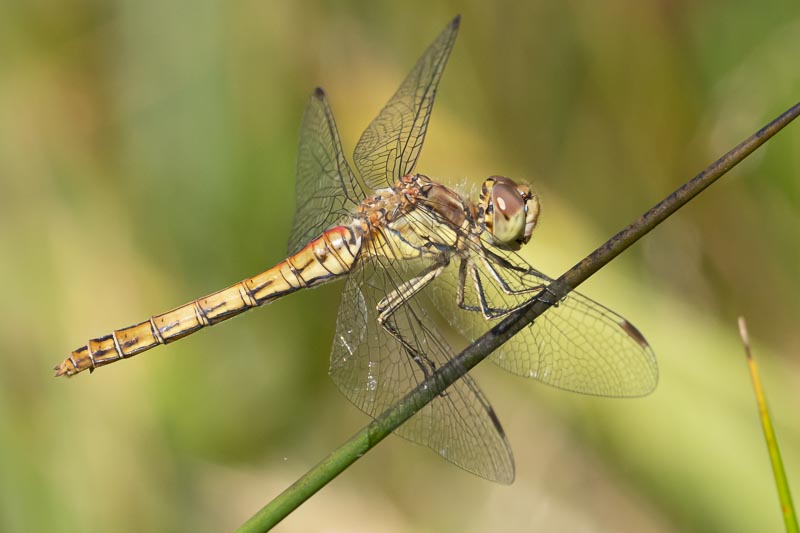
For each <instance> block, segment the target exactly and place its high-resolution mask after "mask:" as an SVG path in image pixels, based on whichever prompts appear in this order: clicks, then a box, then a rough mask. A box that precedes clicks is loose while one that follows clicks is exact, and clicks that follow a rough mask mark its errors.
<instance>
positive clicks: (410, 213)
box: [55, 17, 658, 483]
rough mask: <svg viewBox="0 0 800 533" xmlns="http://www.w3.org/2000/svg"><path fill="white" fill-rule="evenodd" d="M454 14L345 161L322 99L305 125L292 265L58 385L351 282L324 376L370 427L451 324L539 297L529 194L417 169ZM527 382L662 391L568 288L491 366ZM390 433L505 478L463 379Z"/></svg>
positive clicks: (509, 474)
mask: <svg viewBox="0 0 800 533" xmlns="http://www.w3.org/2000/svg"><path fill="white" fill-rule="evenodd" d="M459 22H460V18H459V17H456V18H455V19H453V20H452V21H451V22H450V23H449V24H448V25H447V26H446V27H445V29H444V30H443V31H442V32H441V33H440V34H439V36H438V37H437V38H436V39H435V40H434V41H433V43H432V44H431V45H430V46H429V47H428V48H427V50H426V51H425V52H424V54H423V55H422V57H421V58H420V59H419V60H418V61H417V63H416V65H415V66H414V68H413V69H412V70H411V72H410V73H409V74H408V76H407V77H406V78H405V80H404V81H403V83H402V84H401V85H400V87H399V89H398V90H397V92H396V93H395V94H394V96H392V98H391V99H390V100H389V101H388V103H387V104H386V105H385V107H384V108H383V109H382V110H381V111H380V112H379V113H378V115H377V117H376V118H375V119H374V120H373V121H372V122H371V123H370V124H369V126H368V127H367V129H366V130H365V131H364V133H363V134H362V135H361V138H360V139H359V141H358V143H357V144H356V147H355V151H354V153H353V163H354V166H355V169H356V170H357V171H358V172H357V173H356V172H354V170H353V168H352V167H351V166H350V164H349V163H348V161H347V159H346V158H345V156H344V155H343V150H342V145H341V141H340V139H339V134H338V132H337V128H336V123H335V121H334V118H333V114H332V111H331V108H330V106H329V104H328V100H327V97H326V94H325V92H324V91H323V90H322V89H319V88H318V89H316V90H315V91H314V92H313V94H312V95H311V96H310V98H309V100H308V104H307V106H306V110H305V113H304V115H303V119H302V122H301V127H300V130H301V135H300V142H299V147H298V154H297V168H296V183H295V188H296V205H297V207H296V213H295V217H294V222H293V225H292V230H291V235H290V238H289V254H288V257H287V258H286V259H285V260H283V261H281V262H280V263H278V264H277V265H275V266H274V267H272V268H270V269H269V270H266V271H265V272H262V273H261V274H258V275H255V276H253V277H250V278H247V279H244V280H242V281H240V282H239V283H236V284H235V285H232V286H230V287H228V288H226V289H223V290H220V291H218V292H215V293H213V294H210V295H207V296H204V297H201V298H198V299H196V300H194V301H192V302H190V303H188V304H186V305H183V306H180V307H178V308H176V309H174V310H172V311H169V312H167V313H163V314H160V315H156V316H153V317H151V318H149V319H148V320H145V321H144V322H141V323H138V324H135V325H133V326H129V327H126V328H122V329H118V330H115V331H113V332H111V333H110V334H108V335H105V336H102V337H98V338H94V339H91V340H89V341H88V342H87V344H86V345H84V346H82V347H80V348H78V349H76V350H75V351H73V352H72V353H71V354H70V355H69V356H68V357H67V358H66V359H64V361H63V362H62V363H60V364H59V365H57V366H56V368H55V370H56V376H73V375H75V374H77V373H79V372H82V371H84V370H90V371H93V370H94V369H96V368H98V367H101V366H105V365H107V364H110V363H113V362H116V361H120V360H122V359H127V358H130V357H132V356H134V355H137V354H139V353H141V352H144V351H146V350H149V349H151V348H153V347H155V346H158V345H162V344H169V343H171V342H173V341H176V340H178V339H181V338H183V337H185V336H187V335H189V334H191V333H194V332H196V331H198V330H200V329H202V328H205V327H207V326H212V325H214V324H217V323H219V322H222V321H224V320H227V319H229V318H231V317H233V316H235V315H238V314H240V313H242V312H244V311H246V310H248V309H251V308H254V307H259V306H262V305H265V304H268V303H271V302H273V301H275V300H277V299H279V298H282V297H283V296H286V295H288V294H290V293H293V292H295V291H298V290H300V289H305V288H310V287H315V286H318V285H321V284H324V283H329V282H332V281H334V280H339V279H344V280H345V282H344V289H343V293H342V297H341V303H340V306H339V312H338V317H337V322H336V329H335V334H334V340H333V346H332V349H331V357H330V368H329V373H330V376H331V377H332V379H333V381H334V382H335V384H336V385H337V386H338V388H339V389H340V390H341V391H342V392H343V393H344V395H345V396H346V397H347V398H349V399H350V400H351V401H352V402H353V403H354V404H355V405H356V406H357V407H359V408H360V409H361V410H362V411H364V412H365V413H367V414H368V415H370V416H372V417H373V418H374V417H377V416H378V415H379V414H380V413H382V412H383V411H384V410H386V409H387V408H389V407H391V406H392V405H394V404H395V403H396V402H397V401H399V399H400V398H402V397H403V396H404V395H405V394H406V393H408V392H409V391H410V390H412V389H413V388H415V387H416V386H417V385H418V384H420V383H421V382H422V381H423V380H425V379H426V378H428V377H429V376H430V375H431V374H432V373H433V372H434V371H435V370H436V369H437V368H438V367H440V366H442V365H444V364H445V363H447V362H448V361H449V360H450V359H451V358H453V357H454V354H455V350H454V348H453V344H452V342H453V341H451V340H448V338H449V337H448V336H447V335H446V332H445V331H444V330H443V328H442V327H440V326H439V325H437V324H442V323H443V321H446V322H448V323H449V324H450V325H451V326H452V327H453V328H454V329H455V330H456V331H457V332H458V333H460V334H461V336H462V337H465V338H466V339H467V340H474V339H475V338H477V337H478V336H480V335H481V334H483V333H484V332H486V331H487V330H488V329H489V328H490V327H491V326H492V325H493V324H495V323H496V322H497V321H499V320H501V319H502V318H504V317H506V316H507V315H509V314H510V313H512V312H513V311H515V310H517V309H519V308H521V307H522V306H524V305H526V304H528V303H529V302H530V301H531V299H532V298H535V297H541V296H537V295H539V294H542V290H543V289H544V288H545V287H546V286H547V284H548V283H550V282H551V281H552V280H551V278H549V277H547V276H546V275H545V274H543V273H541V272H539V271H538V270H536V269H535V268H533V267H532V266H530V265H529V264H528V263H527V262H526V261H525V260H524V259H523V258H522V257H520V256H519V255H518V254H517V251H518V250H519V249H520V248H521V247H522V246H523V245H525V244H527V243H528V242H529V241H530V239H531V236H532V234H533V231H534V229H535V227H536V226H537V223H538V220H539V213H540V204H539V199H538V197H537V196H536V195H535V194H533V193H532V192H531V190H530V188H529V187H528V186H527V185H524V184H522V183H517V182H515V181H514V180H512V179H510V178H508V177H503V176H491V177H489V178H487V179H486V180H485V181H484V182H483V184H482V185H481V187H480V192H479V195H478V198H477V199H475V200H472V199H470V198H469V197H468V195H466V194H461V193H460V192H458V191H457V190H456V189H454V188H451V187H448V186H446V185H444V184H442V183H440V182H439V181H436V180H434V179H431V178H430V177H428V176H426V175H424V174H420V173H417V172H416V171H415V167H416V162H417V159H418V156H419V154H420V150H421V148H422V144H423V141H424V139H425V134H426V131H427V127H428V121H429V119H430V115H431V110H432V108H433V102H434V98H435V96H436V91H437V88H438V85H439V81H440V79H441V76H442V72H443V70H444V67H445V64H446V62H447V59H448V57H449V55H450V51H451V49H452V47H453V43H454V41H455V38H456V34H457V32H458V28H459ZM491 359H492V360H493V361H494V362H495V363H497V364H498V365H499V366H500V367H502V368H504V369H506V370H508V371H510V372H512V373H514V374H517V375H520V376H525V377H531V378H535V379H537V380H538V381H540V382H542V383H545V384H548V385H551V386H554V387H557V388H561V389H566V390H569V391H574V392H578V393H584V394H589V395H596V396H605V397H636V396H642V395H646V394H648V393H650V392H651V391H652V390H653V389H654V388H655V386H656V383H657V380H658V367H657V363H656V359H655V355H654V353H653V351H652V349H651V348H650V346H649V345H648V343H647V341H646V340H645V338H644V336H643V335H642V334H641V333H640V332H639V330H638V329H636V328H635V327H634V326H633V325H632V324H631V323H630V322H628V321H627V320H626V319H624V318H623V317H621V316H620V315H618V314H617V313H615V312H613V311H611V310H610V309H608V308H606V307H605V306H603V305H601V304H599V303H596V302H594V301H593V300H591V299H589V298H587V297H586V296H583V295H581V294H579V293H575V292H572V293H571V294H570V295H569V296H567V297H566V298H564V299H563V300H561V301H559V302H558V304H557V305H556V306H553V307H551V308H550V309H549V310H547V311H546V312H545V313H544V314H543V315H542V316H540V317H539V318H537V319H536V320H535V321H534V322H533V323H532V324H531V325H529V326H527V327H526V328H525V329H523V330H522V331H521V332H519V334H517V335H516V336H515V337H514V338H512V339H511V340H509V341H508V342H507V343H506V344H504V345H503V346H501V347H500V348H499V349H498V350H497V351H496V352H494V353H493V354H492V355H491ZM396 433H397V434H399V435H400V436H402V437H405V438H407V439H409V440H411V441H413V442H416V443H419V444H422V445H425V446H428V447H430V448H431V449H432V450H434V451H435V452H436V453H438V454H439V455H441V456H442V457H444V458H445V459H447V460H448V461H450V462H452V463H454V464H455V465H457V466H459V467H461V468H463V469H465V470H467V471H469V472H472V473H474V474H476V475H478V476H481V477H484V478H486V479H489V480H493V481H498V482H501V483H511V482H512V481H513V479H514V475H515V467H514V459H513V455H512V451H511V447H510V445H509V442H508V439H507V437H506V434H505V432H504V430H503V427H502V425H501V423H500V420H499V418H498V417H497V415H496V414H495V412H494V410H493V408H492V406H491V404H490V402H489V400H488V399H487V398H486V396H485V395H484V393H483V392H482V391H481V390H480V388H479V387H478V385H477V383H476V382H475V381H474V379H473V378H472V377H471V376H470V375H469V374H466V375H464V376H463V377H462V378H460V379H459V380H458V381H456V382H455V383H454V384H453V385H451V386H450V387H449V388H448V389H447V390H446V391H445V392H443V393H441V394H440V395H438V396H436V397H435V398H434V399H433V401H431V402H430V403H429V404H427V405H425V406H424V407H421V408H420V409H419V410H418V412H416V413H415V414H414V415H413V416H412V417H411V418H410V419H409V420H408V421H407V422H406V423H405V424H403V425H402V426H400V427H399V428H398V429H397V430H396Z"/></svg>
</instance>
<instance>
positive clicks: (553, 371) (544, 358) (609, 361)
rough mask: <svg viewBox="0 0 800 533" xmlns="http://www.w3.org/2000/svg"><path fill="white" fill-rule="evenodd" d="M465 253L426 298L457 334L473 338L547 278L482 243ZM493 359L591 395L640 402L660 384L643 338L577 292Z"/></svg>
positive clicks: (512, 369) (508, 367) (510, 254)
mask: <svg viewBox="0 0 800 533" xmlns="http://www.w3.org/2000/svg"><path fill="white" fill-rule="evenodd" d="M449 231H452V229H451V230H449ZM470 252H471V253H470V254H469V256H470V259H461V258H457V257H456V258H453V261H454V262H456V263H458V265H457V267H456V268H449V269H447V270H446V271H445V272H444V273H443V274H442V275H440V276H439V277H438V278H437V279H436V280H435V281H434V282H433V283H432V284H431V286H430V287H428V288H427V289H426V291H425V295H426V296H427V297H428V298H430V299H431V301H432V303H433V304H434V305H435V306H436V308H437V309H438V310H439V311H440V312H441V313H442V315H443V316H445V317H447V319H448V320H449V322H450V323H451V324H452V325H453V326H454V327H455V328H456V329H457V330H458V331H460V332H461V333H462V334H463V335H464V336H466V337H467V338H468V339H470V340H474V339H475V338H477V337H478V336H480V335H482V334H483V333H485V332H486V331H487V330H488V329H489V328H490V327H492V326H493V325H494V324H495V323H496V322H498V321H499V320H500V319H502V318H504V317H505V316H506V315H507V314H508V313H509V312H511V311H513V310H515V309H517V308H519V307H520V306H522V305H524V304H525V303H526V302H528V301H529V300H530V299H531V298H532V297H534V296H536V294H537V293H538V291H539V290H540V289H541V288H542V287H544V285H546V284H547V283H549V282H550V281H551V279H550V278H548V277H547V276H545V275H544V274H542V273H541V272H538V271H537V270H535V269H534V268H533V267H531V266H530V265H528V263H526V262H525V260H523V259H522V258H521V257H519V256H518V255H517V254H515V253H513V252H506V251H503V250H500V249H498V248H496V247H493V246H492V245H491V244H490V243H488V242H485V241H483V242H481V243H480V244H473V245H472V246H471V249H470ZM480 257H483V260H482V259H480ZM472 265H474V268H472ZM509 292H511V293H512V294H509ZM459 294H460V295H462V297H461V300H462V301H461V302H460V305H459V301H458V299H459ZM485 314H488V315H490V316H492V317H493V318H491V319H487V318H486V316H485ZM491 359H492V360H493V361H494V362H495V363H497V364H498V365H500V366H501V367H503V368H504V369H506V370H508V371H510V372H513V373H514V374H517V375H520V376H525V377H532V378H536V379H538V380H539V381H541V382H543V383H546V384H548V385H552V386H554V387H558V388H561V389H566V390H570V391H574V392H580V393H584V394H593V395H597V396H609V397H629V396H642V395H645V394H648V393H650V392H652V391H653V389H654V388H655V386H656V383H657V381H658V366H657V364H656V359H655V355H654V354H653V351H652V349H651V348H650V346H649V345H648V344H647V341H646V340H645V339H644V337H643V336H642V334H641V333H640V332H639V331H638V330H637V329H636V328H635V327H634V326H633V325H632V324H631V323H630V322H628V321H627V320H626V319H624V318H623V317H621V316H620V315H618V314H617V313H615V312H614V311H612V310H610V309H608V308H607V307H605V306H603V305H601V304H599V303H597V302H595V301H593V300H591V299H590V298H587V297H586V296H583V295H582V294H580V293H577V292H572V293H570V294H569V296H567V297H566V298H565V299H564V300H562V301H561V302H559V303H558V305H557V306H555V307H551V308H550V309H548V310H547V311H546V312H545V313H544V314H543V315H542V316H541V317H539V318H537V319H536V320H535V321H534V323H533V324H531V325H530V326H528V327H527V328H525V329H523V330H522V331H520V332H519V333H518V334H517V335H516V336H514V337H513V338H512V339H510V340H509V341H508V342H507V343H506V344H504V345H503V346H501V347H500V348H499V349H498V350H497V351H496V352H494V353H493V354H492V356H491Z"/></svg>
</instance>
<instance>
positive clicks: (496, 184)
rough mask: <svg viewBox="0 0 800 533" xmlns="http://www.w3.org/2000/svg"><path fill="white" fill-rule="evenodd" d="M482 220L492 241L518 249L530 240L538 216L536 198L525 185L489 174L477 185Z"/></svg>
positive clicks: (498, 244) (506, 247)
mask: <svg viewBox="0 0 800 533" xmlns="http://www.w3.org/2000/svg"><path fill="white" fill-rule="evenodd" d="M481 207H482V208H483V217H484V224H485V225H486V229H488V230H489V233H490V234H491V236H492V238H493V239H494V244H496V245H497V246H499V247H501V248H505V249H507V250H519V249H520V247H521V246H522V245H523V244H527V243H528V241H530V240H531V234H532V233H533V228H535V227H536V222H537V221H538V220H539V199H538V198H537V197H536V195H535V194H532V193H531V190H530V188H529V187H528V186H527V185H518V184H517V183H516V182H514V181H512V180H511V179H509V178H506V177H505V176H489V177H488V178H487V179H486V181H484V182H483V186H482V187H481Z"/></svg>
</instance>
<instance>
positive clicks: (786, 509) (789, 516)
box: [739, 317, 800, 533]
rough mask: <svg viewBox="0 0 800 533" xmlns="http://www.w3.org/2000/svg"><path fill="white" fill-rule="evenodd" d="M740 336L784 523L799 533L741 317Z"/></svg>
mask: <svg viewBox="0 0 800 533" xmlns="http://www.w3.org/2000/svg"><path fill="white" fill-rule="evenodd" d="M739 334H740V335H741V337H742V343H743V344H744V352H745V355H747V366H748V368H749V369H750V379H751V380H752V381H753V392H754V393H755V395H756V404H757V405H758V416H759V418H760V419H761V427H762V428H763V430H764V440H765V441H766V443H767V452H768V453H769V460H770V462H771V463H772V474H773V476H774V477H775V486H776V487H777V489H778V499H779V500H780V503H781V514H782V515H783V523H784V525H785V527H786V531H787V533H798V531H800V529H798V525H797V513H796V512H795V510H794V504H793V503H792V491H791V490H790V489H789V480H788V479H787V477H786V469H784V468H783V459H782V458H781V450H780V448H779V447H778V437H777V436H776V435H775V429H774V428H773V427H772V419H771V418H770V416H769V409H768V408H767V397H766V395H765V394H764V387H763V386H762V385H761V378H760V377H759V373H758V365H757V364H756V360H755V358H753V354H752V353H751V352H750V338H749V335H748V334H747V325H746V324H745V321H744V318H743V317H739Z"/></svg>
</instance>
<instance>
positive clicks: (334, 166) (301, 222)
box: [289, 88, 366, 254]
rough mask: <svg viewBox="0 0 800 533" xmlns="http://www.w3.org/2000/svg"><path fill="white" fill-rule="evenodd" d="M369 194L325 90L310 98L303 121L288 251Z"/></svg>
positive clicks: (304, 242)
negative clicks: (349, 159)
mask: <svg viewBox="0 0 800 533" xmlns="http://www.w3.org/2000/svg"><path fill="white" fill-rule="evenodd" d="M365 197H366V193H365V191H364V189H363V188H362V186H361V184H360V183H359V182H358V181H357V179H356V177H355V176H354V175H353V171H352V170H351V169H350V165H348V164H347V160H346V159H345V157H344V155H343V154H342V144H341V141H340V140H339V133H338V132H337V130H336V122H334V120H333V113H332V112H331V109H330V106H329V105H328V101H327V98H326V97H325V92H324V91H323V90H322V89H320V88H317V89H316V90H315V91H314V93H313V94H312V95H311V97H310V98H309V99H308V104H307V105H306V111H305V114H304V115H303V121H302V123H301V125H300V144H299V146H298V149H297V171H296V177H295V201H296V204H295V205H296V206H297V207H296V209H295V215H294V223H293V224H292V232H291V235H290V237H289V253H290V254H294V253H296V252H297V251H299V250H300V249H301V248H302V247H303V246H305V245H306V244H307V243H308V242H309V241H310V240H311V239H313V238H315V237H317V236H319V235H320V234H321V233H322V232H323V231H324V230H325V229H327V228H328V227H330V226H332V225H334V224H336V223H337V222H339V221H341V220H342V219H343V218H345V217H347V215H348V214H351V216H352V212H353V211H354V210H355V207H356V206H357V205H358V203H359V202H360V201H361V200H363V199H364V198H365Z"/></svg>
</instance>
